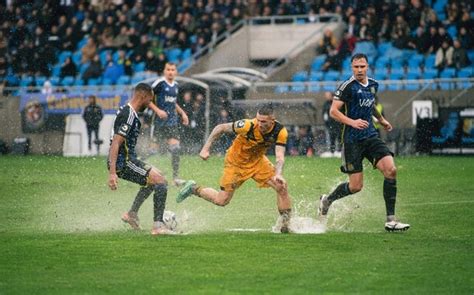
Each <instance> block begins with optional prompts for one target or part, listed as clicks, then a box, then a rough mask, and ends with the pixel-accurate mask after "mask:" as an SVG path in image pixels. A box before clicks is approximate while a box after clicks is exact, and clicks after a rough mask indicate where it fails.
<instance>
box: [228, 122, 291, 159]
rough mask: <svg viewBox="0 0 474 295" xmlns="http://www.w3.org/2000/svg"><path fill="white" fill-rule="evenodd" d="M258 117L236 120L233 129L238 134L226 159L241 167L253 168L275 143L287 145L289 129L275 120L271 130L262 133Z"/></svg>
mask: <svg viewBox="0 0 474 295" xmlns="http://www.w3.org/2000/svg"><path fill="white" fill-rule="evenodd" d="M257 124H258V123H257V119H252V120H249V119H245V120H240V121H237V122H234V124H233V125H232V129H233V130H234V132H235V133H236V134H237V137H236V138H235V140H234V142H233V143H232V145H231V147H230V148H229V149H228V150H227V154H226V161H227V162H228V163H230V164H232V165H235V166H237V167H240V168H251V167H253V166H255V164H256V163H258V161H259V160H261V159H262V157H263V156H265V154H266V153H267V150H268V149H269V148H270V147H271V146H272V145H273V144H276V145H282V146H285V145H286V141H287V139H288V131H287V130H286V128H285V127H284V126H283V125H282V124H280V122H277V121H275V124H274V125H273V128H272V129H271V131H270V132H268V133H266V134H262V133H261V132H260V131H259V130H258V127H257Z"/></svg>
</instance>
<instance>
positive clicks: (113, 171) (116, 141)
mask: <svg viewBox="0 0 474 295" xmlns="http://www.w3.org/2000/svg"><path fill="white" fill-rule="evenodd" d="M124 141H125V138H124V137H123V136H121V135H118V134H114V137H113V138H112V143H111V144H110V150H109V165H110V168H109V187H110V189H111V190H116V189H117V185H118V176H117V157H118V152H119V149H120V145H121V144H122V143H123V142H124Z"/></svg>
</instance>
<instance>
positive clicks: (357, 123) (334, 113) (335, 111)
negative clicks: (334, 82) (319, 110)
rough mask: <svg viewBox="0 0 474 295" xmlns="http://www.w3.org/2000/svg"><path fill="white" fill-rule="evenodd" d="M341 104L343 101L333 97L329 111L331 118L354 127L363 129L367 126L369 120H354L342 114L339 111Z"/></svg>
mask: <svg viewBox="0 0 474 295" xmlns="http://www.w3.org/2000/svg"><path fill="white" fill-rule="evenodd" d="M343 106H344V102H343V101H341V100H336V99H334V100H333V101H332V104H331V110H330V111H329V114H330V115H331V118H333V119H334V120H336V121H338V122H341V123H342V124H345V125H348V126H351V127H353V128H355V129H365V128H367V127H369V122H367V121H366V120H362V119H356V120H354V119H351V118H349V117H348V116H346V115H344V114H343V113H342V112H341V108H342V107H343Z"/></svg>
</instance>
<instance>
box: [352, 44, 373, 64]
mask: <svg viewBox="0 0 474 295" xmlns="http://www.w3.org/2000/svg"><path fill="white" fill-rule="evenodd" d="M354 52H360V53H364V54H366V55H367V57H368V58H369V59H375V57H377V49H376V48H375V45H374V43H373V42H369V41H364V42H357V43H356V46H355V48H354ZM369 63H370V61H369Z"/></svg>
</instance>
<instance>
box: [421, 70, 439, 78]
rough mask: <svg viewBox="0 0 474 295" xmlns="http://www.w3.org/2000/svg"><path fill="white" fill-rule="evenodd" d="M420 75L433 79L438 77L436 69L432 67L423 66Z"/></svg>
mask: <svg viewBox="0 0 474 295" xmlns="http://www.w3.org/2000/svg"><path fill="white" fill-rule="evenodd" d="M422 77H423V79H434V78H436V77H438V70H437V69H433V68H425V71H424V72H423V75H422Z"/></svg>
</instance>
